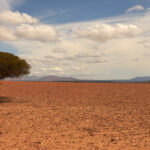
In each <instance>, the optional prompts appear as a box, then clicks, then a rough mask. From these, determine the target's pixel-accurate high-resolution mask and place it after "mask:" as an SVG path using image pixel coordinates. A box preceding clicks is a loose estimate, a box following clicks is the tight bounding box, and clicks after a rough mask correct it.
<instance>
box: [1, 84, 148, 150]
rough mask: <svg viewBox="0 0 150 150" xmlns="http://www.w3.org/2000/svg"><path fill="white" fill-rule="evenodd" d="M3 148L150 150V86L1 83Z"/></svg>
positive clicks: (25, 149)
mask: <svg viewBox="0 0 150 150" xmlns="http://www.w3.org/2000/svg"><path fill="white" fill-rule="evenodd" d="M0 150H150V84H146V83H145V84H144V83H143V84H142V83H140V84H132V83H130V84H127V83H124V84H121V83H69V82H68V83H58V82H13V81H1V82H0Z"/></svg>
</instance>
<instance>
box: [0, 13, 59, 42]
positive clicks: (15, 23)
mask: <svg viewBox="0 0 150 150" xmlns="http://www.w3.org/2000/svg"><path fill="white" fill-rule="evenodd" d="M0 31H1V32H0V33H1V34H0V41H19V40H30V41H40V42H51V41H55V40H56V35H57V33H56V30H55V28H54V27H52V26H51V25H44V24H41V23H40V21H39V20H38V19H36V18H34V17H32V16H30V15H28V14H25V13H20V12H12V11H10V10H9V11H3V12H0Z"/></svg>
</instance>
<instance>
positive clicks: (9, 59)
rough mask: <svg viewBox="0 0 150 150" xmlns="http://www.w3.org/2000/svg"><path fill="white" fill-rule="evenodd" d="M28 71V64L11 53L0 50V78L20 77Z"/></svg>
mask: <svg viewBox="0 0 150 150" xmlns="http://www.w3.org/2000/svg"><path fill="white" fill-rule="evenodd" d="M29 73H30V65H29V64H28V63H27V62H26V61H25V60H24V59H20V58H19V57H18V56H15V55H13V54H11V53H7V52H0V79H4V78H7V77H11V78H13V77H21V76H24V75H27V74H29Z"/></svg>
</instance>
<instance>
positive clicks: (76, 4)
mask: <svg viewBox="0 0 150 150" xmlns="http://www.w3.org/2000/svg"><path fill="white" fill-rule="evenodd" d="M0 51H4V52H10V53H13V54H15V55H18V56H19V57H21V58H23V59H25V60H26V61H27V62H28V63H29V64H30V65H31V67H32V68H31V75H36V76H47V75H57V76H72V77H76V78H80V79H99V80H107V79H130V78H133V77H137V76H150V69H149V66H150V0H126V1H122V0H43V1H42V0H0Z"/></svg>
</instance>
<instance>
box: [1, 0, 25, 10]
mask: <svg viewBox="0 0 150 150" xmlns="http://www.w3.org/2000/svg"><path fill="white" fill-rule="evenodd" d="M21 2H22V0H0V12H3V11H6V10H11V8H12V7H14V6H16V5H18V4H20V3H21Z"/></svg>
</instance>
